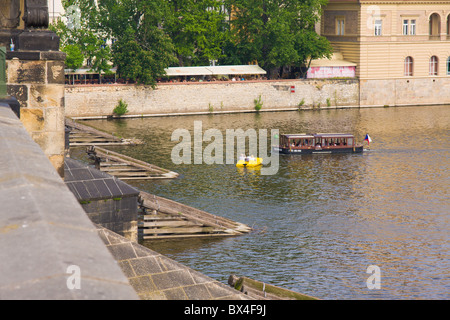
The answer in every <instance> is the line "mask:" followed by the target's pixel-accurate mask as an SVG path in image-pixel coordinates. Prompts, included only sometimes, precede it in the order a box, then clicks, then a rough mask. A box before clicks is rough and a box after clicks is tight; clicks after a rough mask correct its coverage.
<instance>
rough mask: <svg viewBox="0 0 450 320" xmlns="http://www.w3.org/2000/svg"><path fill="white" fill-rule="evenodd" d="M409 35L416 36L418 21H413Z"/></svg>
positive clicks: (410, 24)
mask: <svg viewBox="0 0 450 320" xmlns="http://www.w3.org/2000/svg"><path fill="white" fill-rule="evenodd" d="M409 34H410V35H412V36H415V35H416V19H411V21H410V23H409Z"/></svg>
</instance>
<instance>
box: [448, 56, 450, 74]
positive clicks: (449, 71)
mask: <svg viewBox="0 0 450 320" xmlns="http://www.w3.org/2000/svg"><path fill="white" fill-rule="evenodd" d="M447 75H448V76H450V57H448V58H447Z"/></svg>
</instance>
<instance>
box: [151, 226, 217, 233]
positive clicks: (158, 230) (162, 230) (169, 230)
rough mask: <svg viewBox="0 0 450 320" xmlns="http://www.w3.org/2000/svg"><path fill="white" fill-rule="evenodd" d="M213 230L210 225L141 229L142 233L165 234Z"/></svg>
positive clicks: (209, 231)
mask: <svg viewBox="0 0 450 320" xmlns="http://www.w3.org/2000/svg"><path fill="white" fill-rule="evenodd" d="M214 231H220V230H215V229H214V228H212V227H185V228H184V227H180V228H156V229H143V230H142V233H143V234H167V233H211V232H214Z"/></svg>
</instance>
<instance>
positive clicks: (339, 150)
mask: <svg viewBox="0 0 450 320" xmlns="http://www.w3.org/2000/svg"><path fill="white" fill-rule="evenodd" d="M273 150H274V151H276V152H278V153H281V154H299V155H302V154H336V153H361V152H363V146H362V145H361V146H355V147H354V148H353V147H349V148H332V147H331V148H326V147H325V148H311V149H306V148H305V149H295V148H280V147H274V148H273Z"/></svg>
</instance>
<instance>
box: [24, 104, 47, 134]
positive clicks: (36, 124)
mask: <svg viewBox="0 0 450 320" xmlns="http://www.w3.org/2000/svg"><path fill="white" fill-rule="evenodd" d="M20 121H22V123H23V125H24V127H25V129H27V131H28V132H29V133H31V132H40V131H42V130H43V129H44V111H43V110H42V109H32V108H22V109H21V114H20Z"/></svg>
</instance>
